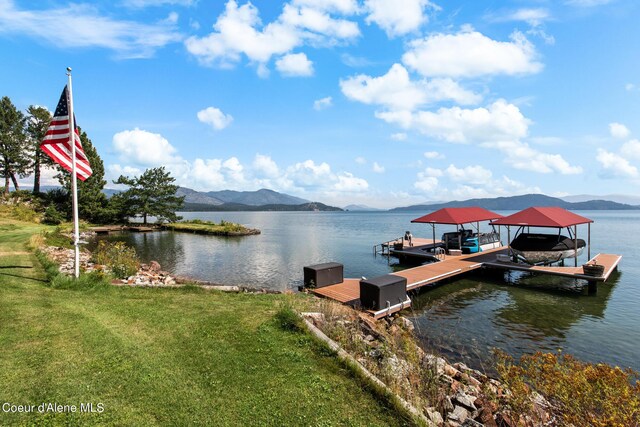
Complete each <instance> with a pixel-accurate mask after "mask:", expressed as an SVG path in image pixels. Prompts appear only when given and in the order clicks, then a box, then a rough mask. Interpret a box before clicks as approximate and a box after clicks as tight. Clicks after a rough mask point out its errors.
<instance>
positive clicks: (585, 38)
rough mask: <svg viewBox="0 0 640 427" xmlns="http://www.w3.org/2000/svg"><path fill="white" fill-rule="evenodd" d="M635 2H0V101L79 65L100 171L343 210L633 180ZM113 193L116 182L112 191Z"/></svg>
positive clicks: (78, 104)
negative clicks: (162, 177)
mask: <svg viewBox="0 0 640 427" xmlns="http://www.w3.org/2000/svg"><path fill="white" fill-rule="evenodd" d="M638 22H640V3H638V2H637V1H635V0H565V1H544V0H512V1H478V0H474V1H471V0H467V1H443V0H440V1H437V0H434V1H431V0H290V1H287V2H275V1H267V0H255V1H253V2H245V1H242V0H236V1H233V0H229V1H206V0H114V1H109V2H106V1H105V2H92V3H89V2H87V3H82V2H74V3H66V2H63V1H38V2H32V1H18V0H0V48H1V49H2V52H3V55H2V56H3V62H4V66H3V67H2V68H0V81H2V91H0V92H1V95H2V96H5V95H6V96H9V97H10V98H11V99H12V101H13V102H14V104H16V106H18V108H20V109H23V110H24V109H26V108H27V107H28V106H29V105H31V104H37V105H44V106H46V107H48V108H49V109H50V110H53V109H54V108H55V103H56V102H57V99H58V97H59V95H60V91H61V90H62V87H63V86H64V84H65V83H66V76H65V68H66V67H67V66H71V67H73V78H74V80H73V89H74V104H75V112H76V117H77V120H78V123H79V125H80V126H82V128H83V129H84V130H85V131H86V132H87V133H88V135H89V137H90V138H91V140H92V141H93V143H94V145H95V146H96V147H97V149H98V152H99V153H100V155H101V157H102V159H103V160H104V162H105V168H106V170H107V176H108V178H109V179H110V180H111V179H116V178H117V177H118V176H119V175H120V174H122V173H124V174H127V175H137V174H140V173H141V172H142V171H144V170H145V169H146V168H149V167H155V166H160V165H164V166H166V167H167V168H168V169H169V170H170V171H171V172H172V174H173V176H174V177H176V179H177V181H178V183H179V184H181V185H183V186H187V187H190V188H194V189H197V190H221V189H234V190H256V189H259V188H263V187H266V188H271V189H273V190H276V191H282V192H286V193H289V194H293V195H296V196H300V197H303V198H306V199H311V200H318V201H322V202H325V203H328V204H333V205H338V206H344V205H346V204H350V203H361V204H367V205H369V206H374V207H393V206H403V205H408V204H414V203H421V202H425V201H436V200H452V199H458V200H462V199H467V198H471V197H494V196H504V195H514V194H523V193H529V192H542V193H545V194H550V195H568V194H600V195H604V194H612V193H616V194H630V195H634V194H636V193H637V191H638V188H639V186H640V172H639V171H638V167H640V140H639V139H638V138H640V125H639V124H638V117H640V114H639V113H640V73H639V72H638V70H640V48H639V47H638V41H640V26H639V25H637V23H638ZM111 186H113V185H111Z"/></svg>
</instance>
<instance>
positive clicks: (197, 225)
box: [162, 219, 259, 236]
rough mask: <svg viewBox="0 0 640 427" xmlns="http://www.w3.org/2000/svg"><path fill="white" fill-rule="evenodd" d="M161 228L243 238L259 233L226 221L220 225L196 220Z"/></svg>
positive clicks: (173, 223) (174, 223)
mask: <svg viewBox="0 0 640 427" xmlns="http://www.w3.org/2000/svg"><path fill="white" fill-rule="evenodd" d="M162 227H163V228H166V229H169V230H174V231H186V232H191V233H199V234H211V235H217V236H243V235H249V234H257V233H259V231H258V230H255V229H251V228H248V227H245V226H244V225H242V224H236V223H233V222H227V221H220V223H215V222H211V221H202V220H198V219H196V220H191V221H182V222H172V223H167V224H163V225H162Z"/></svg>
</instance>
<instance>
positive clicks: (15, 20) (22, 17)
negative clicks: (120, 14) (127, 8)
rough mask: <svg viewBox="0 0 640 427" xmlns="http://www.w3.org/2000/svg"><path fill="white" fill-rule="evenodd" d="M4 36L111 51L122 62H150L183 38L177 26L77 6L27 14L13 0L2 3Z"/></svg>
mask: <svg viewBox="0 0 640 427" xmlns="http://www.w3.org/2000/svg"><path fill="white" fill-rule="evenodd" d="M0 33H21V34H26V35H28V36H31V37H34V38H36V39H41V40H45V41H47V42H49V43H50V44H52V45H54V46H56V47H58V48H84V47H97V48H104V49H110V50H113V51H114V52H116V55H117V56H118V57H120V58H147V57H151V56H153V54H154V53H155V51H156V50H158V49H159V48H162V47H164V46H166V45H167V44H169V43H173V42H177V41H180V40H181V39H182V36H181V35H180V34H179V33H178V32H177V31H176V29H175V27H174V25H173V23H171V22H167V21H165V22H161V23H158V24H155V25H154V24H142V23H138V22H133V21H121V20H114V19H112V18H109V17H105V16H101V15H100V14H99V13H98V10H97V8H96V7H94V6H91V5H87V4H73V5H69V6H66V7H58V8H51V9H41V10H23V9H19V8H17V7H16V5H15V4H14V2H13V1H12V0H3V1H1V2H0Z"/></svg>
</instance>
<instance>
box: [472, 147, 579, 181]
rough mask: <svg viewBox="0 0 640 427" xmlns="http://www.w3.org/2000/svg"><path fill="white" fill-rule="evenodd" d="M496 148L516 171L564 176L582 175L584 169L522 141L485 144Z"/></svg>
mask: <svg viewBox="0 0 640 427" xmlns="http://www.w3.org/2000/svg"><path fill="white" fill-rule="evenodd" d="M483 146H484V147H489V148H496V149H498V150H500V151H501V152H502V153H503V154H504V155H505V161H506V162H507V164H509V165H511V166H512V167H513V168H515V169H522V170H528V171H531V172H537V173H551V172H556V173H560V174H562V175H575V174H580V173H582V167H580V166H573V165H571V164H569V162H567V161H566V160H565V159H564V158H563V157H562V156H561V155H560V154H549V153H543V152H541V151H538V150H535V149H533V148H531V147H530V146H529V144H526V143H524V142H521V141H499V142H488V143H485V144H483Z"/></svg>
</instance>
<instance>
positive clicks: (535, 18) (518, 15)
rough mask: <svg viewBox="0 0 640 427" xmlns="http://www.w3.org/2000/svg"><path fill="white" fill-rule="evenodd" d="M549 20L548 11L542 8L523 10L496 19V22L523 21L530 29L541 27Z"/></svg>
mask: <svg viewBox="0 0 640 427" xmlns="http://www.w3.org/2000/svg"><path fill="white" fill-rule="evenodd" d="M550 18H551V14H550V13H549V10H547V9H543V8H523V9H518V10H514V11H512V12H509V13H506V14H504V15H502V16H500V17H497V18H496V20H497V21H523V22H526V23H527V24H529V25H531V26H532V27H537V26H539V25H541V24H542V23H543V22H544V21H548V20H549V19H550Z"/></svg>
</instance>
